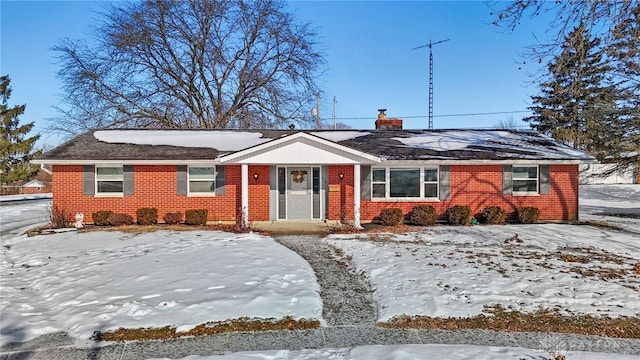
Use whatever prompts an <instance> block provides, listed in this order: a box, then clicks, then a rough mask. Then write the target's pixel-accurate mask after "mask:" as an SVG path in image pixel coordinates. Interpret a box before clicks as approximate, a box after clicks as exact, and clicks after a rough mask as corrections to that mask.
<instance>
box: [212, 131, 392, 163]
mask: <svg viewBox="0 0 640 360" xmlns="http://www.w3.org/2000/svg"><path fill="white" fill-rule="evenodd" d="M298 138H306V139H308V140H311V141H313V142H317V143H319V144H322V145H325V146H327V147H331V148H334V149H336V151H343V152H346V153H348V154H351V155H353V156H355V157H360V158H364V159H365V160H366V162H370V163H379V162H380V161H381V159H380V158H379V157H377V156H374V155H371V154H368V153H365V152H362V151H358V150H354V149H352V148H350V147H346V146H343V145H340V144H337V143H335V142H333V141H329V140H326V139H323V138H321V137H319V136H315V135H311V134H307V133H304V132H298V133H295V134H292V135H288V136H283V137H281V138H278V139H274V140H272V141H269V142H266V143H262V144H260V145H256V146H252V147H249V148H246V149H244V150H240V151H236V152H234V153H230V154H227V155H222V156H220V157H219V158H218V160H219V161H220V162H221V163H233V162H234V160H236V159H239V158H243V157H250V156H252V155H253V154H255V155H258V154H261V153H263V151H264V150H265V149H268V148H270V147H277V146H278V145H281V144H284V143H287V142H290V141H291V140H295V139H298ZM243 162H247V161H243Z"/></svg>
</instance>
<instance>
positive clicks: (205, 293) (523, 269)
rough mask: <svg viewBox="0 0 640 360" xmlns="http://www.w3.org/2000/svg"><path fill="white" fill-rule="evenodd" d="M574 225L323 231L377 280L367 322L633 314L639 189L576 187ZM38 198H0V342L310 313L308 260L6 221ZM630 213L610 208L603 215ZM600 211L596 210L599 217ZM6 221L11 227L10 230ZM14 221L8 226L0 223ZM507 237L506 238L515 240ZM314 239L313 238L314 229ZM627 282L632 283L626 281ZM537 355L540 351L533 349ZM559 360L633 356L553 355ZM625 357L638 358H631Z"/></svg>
mask: <svg viewBox="0 0 640 360" xmlns="http://www.w3.org/2000/svg"><path fill="white" fill-rule="evenodd" d="M580 192H581V199H580V205H581V220H593V221H606V222H609V223H611V224H614V225H616V226H619V227H621V228H623V229H624V230H623V231H620V230H615V229H610V228H606V227H593V226H585V225H560V224H545V225H508V226H472V227H447V226H439V227H433V228H426V229H424V230H422V231H418V232H415V233H409V234H378V235H371V236H372V238H371V239H369V240H366V239H365V237H366V236H364V235H360V236H354V235H333V236H331V237H329V238H327V239H326V240H325V241H328V242H330V243H331V244H333V245H334V246H337V247H340V248H342V249H343V253H344V254H343V256H352V257H353V261H354V263H355V265H356V266H357V268H358V271H363V272H364V273H365V274H366V276H368V277H369V279H370V281H371V283H372V285H373V287H374V288H375V293H374V296H375V298H376V301H377V302H378V307H379V320H381V321H384V320H386V319H389V318H391V317H393V316H395V315H400V314H409V315H431V316H463V315H475V314H479V313H480V312H481V311H482V307H483V305H487V304H495V303H499V304H502V305H504V306H512V307H514V308H516V309H521V310H526V311H529V310H535V309H537V308H540V307H545V308H554V307H556V308H558V309H560V310H561V311H564V312H572V313H590V314H606V315H611V316H619V315H633V316H640V291H638V289H640V276H639V275H638V274H634V273H633V272H632V266H633V265H634V264H635V263H638V262H640V235H639V234H640V219H638V216H637V215H634V214H640V185H614V186H611V185H604V186H601V185H589V186H581V187H580ZM45 206H47V205H46V203H40V204H38V203H25V204H24V205H12V206H0V221H1V225H2V228H3V229H2V230H3V235H2V237H1V238H0V242H1V243H0V274H1V276H0V289H1V290H0V292H1V294H0V295H1V296H0V344H4V343H6V342H11V341H27V340H29V339H32V338H34V337H36V336H38V335H40V334H46V333H52V332H58V331H66V332H69V333H70V334H71V335H72V336H74V337H76V338H78V339H80V340H84V341H86V340H87V339H88V338H89V336H90V335H91V334H92V333H93V331H95V330H100V331H104V330H109V329H116V328H118V327H162V326H166V325H173V326H178V327H179V328H180V329H181V330H182V329H188V328H189V327H192V326H194V325H197V324H201V323H206V322H208V321H216V320H224V319H227V318H237V317H241V316H246V317H274V318H282V317H284V316H292V317H294V318H301V317H304V318H316V319H320V320H322V319H321V311H322V303H321V299H320V298H319V296H318V290H319V288H318V284H317V282H316V281H315V275H314V274H313V272H312V270H311V268H310V267H309V265H308V264H307V263H306V262H305V261H304V260H303V259H301V258H300V257H299V256H298V255H297V254H295V253H292V252H291V251H289V250H287V249H286V248H284V247H282V246H280V245H278V244H277V243H275V242H274V241H273V240H272V239H271V238H269V237H263V236H259V235H256V234H228V233H222V232H205V231H189V232H170V231H158V232H154V233H143V234H138V235H134V234H130V233H122V232H117V231H114V232H106V231H104V232H102V231H101V232H90V233H76V232H68V233H59V234H54V235H42V236H36V237H31V238H28V237H26V236H25V235H22V234H20V233H19V232H18V230H20V229H23V228H24V227H25V226H26V225H25V224H26V223H27V221H28V220H29V219H31V221H32V222H33V221H35V223H38V222H41V221H43V220H44V219H45V217H44V216H45V215H46V211H45V210H46V208H45ZM620 213H625V214H631V215H625V216H624V217H620V216H611V215H612V214H620ZM603 214H606V215H603ZM16 224H17V226H16ZM9 226H12V228H13V229H14V230H12V231H10V232H4V230H5V228H7V227H9ZM516 234H517V236H515V235H516ZM313 241H317V239H316V238H314V239H313ZM634 288H635V289H636V290H634ZM543 350H544V349H543ZM565 354H566V355H573V356H569V357H568V359H574V358H580V359H608V358H614V357H615V358H616V359H627V358H628V359H631V358H633V357H624V356H622V355H610V354H588V353H565ZM544 356H547V357H548V356H549V355H548V354H547V353H546V352H545V351H542V350H530V349H523V348H504V347H497V348H494V347H481V346H467V345H458V346H453V345H446V346H445V345H399V346H361V347H355V348H349V349H320V350H304V351H288V350H282V351H266V352H265V351H263V352H259V353H237V354H230V355H225V356H224V357H190V358H189V359H202V360H205V359H206V360H210V359H225V360H233V359H255V358H258V359H338V358H351V359H391V360H396V359H408V358H411V359H413V358H425V357H428V358H446V359H518V358H543V357H544ZM636 358H637V356H636Z"/></svg>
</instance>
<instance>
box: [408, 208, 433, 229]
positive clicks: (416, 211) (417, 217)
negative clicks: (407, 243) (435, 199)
mask: <svg viewBox="0 0 640 360" xmlns="http://www.w3.org/2000/svg"><path fill="white" fill-rule="evenodd" d="M410 220H411V223H413V224H416V225H420V226H428V225H433V224H435V223H436V221H437V215H436V208H434V207H433V206H431V205H418V206H415V207H414V208H413V209H412V210H411V216H410Z"/></svg>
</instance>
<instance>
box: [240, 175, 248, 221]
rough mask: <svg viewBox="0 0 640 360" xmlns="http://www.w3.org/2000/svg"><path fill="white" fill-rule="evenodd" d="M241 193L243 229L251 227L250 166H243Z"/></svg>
mask: <svg viewBox="0 0 640 360" xmlns="http://www.w3.org/2000/svg"><path fill="white" fill-rule="evenodd" d="M241 183H242V188H241V191H240V192H241V193H242V200H241V204H240V206H241V207H242V219H241V220H242V227H243V228H245V229H246V228H248V227H249V165H247V164H242V165H241Z"/></svg>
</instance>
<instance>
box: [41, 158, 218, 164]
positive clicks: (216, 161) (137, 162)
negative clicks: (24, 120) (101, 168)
mask: <svg viewBox="0 0 640 360" xmlns="http://www.w3.org/2000/svg"><path fill="white" fill-rule="evenodd" d="M31 162H32V163H33V164H50V165H103V164H105V165H108V164H119V165H189V164H193V165H196V164H213V165H215V164H218V163H219V161H218V160H217V159H211V160H188V159H186V160H49V159H42V160H41V159H36V160H31Z"/></svg>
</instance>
